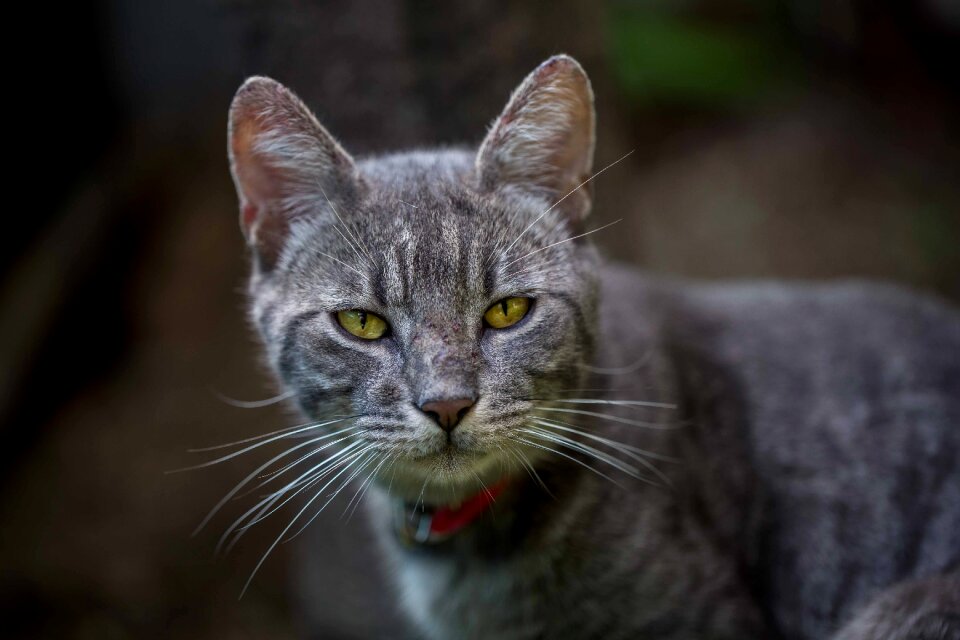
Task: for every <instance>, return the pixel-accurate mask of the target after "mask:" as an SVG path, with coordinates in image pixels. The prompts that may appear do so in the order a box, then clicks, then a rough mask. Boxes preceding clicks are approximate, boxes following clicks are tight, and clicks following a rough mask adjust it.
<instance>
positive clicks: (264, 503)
mask: <svg viewBox="0 0 960 640" xmlns="http://www.w3.org/2000/svg"><path fill="white" fill-rule="evenodd" d="M362 444H363V443H362V442H360V441H358V442H354V443H351V444H350V445H349V446H348V447H346V448H345V449H344V450H343V451H341V452H339V453H338V454H337V456H332V457H331V458H328V459H327V460H325V461H323V462H322V463H320V464H318V465H316V466H314V467H313V468H311V469H310V470H309V471H307V472H306V473H304V474H302V475H300V477H298V478H297V479H296V480H294V481H292V482H290V483H289V484H288V485H287V486H285V487H283V488H282V489H280V490H278V491H276V492H274V493H271V494H268V495H267V496H266V497H264V499H263V500H261V501H260V502H258V503H257V504H256V505H255V506H254V507H253V509H250V510H248V511H247V512H246V513H245V514H244V515H243V516H241V517H240V518H239V519H238V520H237V521H235V522H234V523H233V524H232V525H231V526H230V529H228V530H227V531H225V532H224V533H223V535H222V536H220V541H219V542H218V543H217V553H218V554H219V553H220V550H221V549H222V548H223V544H224V542H226V541H227V539H228V537H229V535H230V534H231V533H232V532H233V533H234V537H233V540H231V541H230V543H229V544H228V545H227V546H226V549H224V550H223V554H227V553H230V551H231V550H232V549H233V547H234V546H236V544H237V543H238V542H240V538H242V537H243V535H244V534H245V533H246V532H247V530H248V529H250V528H251V527H252V526H253V525H255V524H257V523H258V522H260V521H261V520H265V519H267V518H268V517H270V516H271V515H273V514H274V513H276V512H277V511H279V510H280V509H281V508H283V507H284V506H285V505H286V504H287V503H288V502H290V501H291V500H293V499H294V498H295V497H296V496H298V495H300V494H301V493H303V492H304V491H306V490H308V489H310V488H311V487H314V486H316V485H317V484H318V483H319V482H321V481H322V480H323V479H324V478H326V477H327V476H329V475H330V474H331V473H333V472H334V471H336V470H337V469H340V468H342V467H343V466H344V465H345V464H347V463H349V462H350V461H352V460H355V459H356V458H358V457H359V456H361V455H363V454H364V453H365V452H366V451H368V450H369V449H370V447H369V446H367V447H361V448H360V449H359V450H356V449H355V447H356V446H360V445H362ZM341 454H347V455H341ZM334 458H338V459H334ZM298 486H299V487H300V488H299V489H297V490H296V491H294V492H293V493H291V494H290V495H288V496H287V497H286V498H285V499H283V501H282V502H280V504H277V502H278V501H279V500H280V499H281V498H283V496H284V495H286V494H287V492H289V491H290V490H292V489H295V488H296V487H298ZM274 505H276V506H274ZM255 509H259V511H258V512H257V514H256V515H255V516H253V518H252V519H251V521H250V522H247V524H245V525H243V526H239V525H240V523H241V522H243V520H244V519H245V518H247V517H248V516H249V514H250V512H251V511H253V510H255Z"/></svg>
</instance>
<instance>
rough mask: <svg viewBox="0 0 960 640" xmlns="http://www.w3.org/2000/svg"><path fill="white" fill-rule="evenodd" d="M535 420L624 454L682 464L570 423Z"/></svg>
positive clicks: (660, 454) (671, 457)
mask: <svg viewBox="0 0 960 640" xmlns="http://www.w3.org/2000/svg"><path fill="white" fill-rule="evenodd" d="M533 420H534V422H536V423H538V424H541V425H543V426H549V427H553V428H555V429H560V430H561V431H569V432H570V433H576V434H579V435H581V436H584V437H586V438H590V439H591V440H596V441H597V442H602V443H604V444H607V445H610V446H616V447H617V448H619V449H621V450H622V451H624V452H627V451H629V452H630V453H633V454H635V455H639V456H643V457H645V458H652V459H654V460H660V461H662V462H672V463H676V464H679V463H680V462H682V460H680V459H679V458H675V457H673V456H667V455H664V454H662V453H656V452H653V451H647V450H646V449H641V448H640V447H635V446H633V445H631V444H627V443H626V442H619V441H617V440H612V439H610V438H604V437H603V436H598V435H596V434H595V433H590V432H589V431H584V430H582V429H578V428H577V427H576V425H572V424H570V423H568V422H562V421H560V420H551V419H548V418H534V419H533Z"/></svg>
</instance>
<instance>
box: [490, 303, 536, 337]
mask: <svg viewBox="0 0 960 640" xmlns="http://www.w3.org/2000/svg"><path fill="white" fill-rule="evenodd" d="M529 310H530V298H519V297H517V298H504V299H503V300H501V301H499V302H495V303H494V304H493V305H492V306H491V307H490V308H489V309H487V312H486V313H484V314H483V319H484V321H486V323H487V325H488V326H490V327H493V328H494V329H506V328H507V327H509V326H512V325H515V324H517V323H518V322H520V321H521V320H523V317H524V316H525V315H527V312H528V311H529Z"/></svg>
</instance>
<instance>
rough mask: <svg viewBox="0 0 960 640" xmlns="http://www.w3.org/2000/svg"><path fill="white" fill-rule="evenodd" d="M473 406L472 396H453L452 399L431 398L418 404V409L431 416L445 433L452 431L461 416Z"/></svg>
mask: <svg viewBox="0 0 960 640" xmlns="http://www.w3.org/2000/svg"><path fill="white" fill-rule="evenodd" d="M472 406H473V399H472V398H455V399H453V400H431V401H430V402H424V403H423V404H422V405H420V410H421V411H423V412H424V413H425V414H427V415H428V416H430V417H431V418H433V419H434V420H435V421H436V423H437V424H438V425H440V428H441V429H443V430H444V431H446V432H447V433H449V432H451V431H453V428H454V427H456V426H457V424H458V423H459V422H460V420H461V419H462V418H463V416H465V415H467V412H468V411H470V407H472Z"/></svg>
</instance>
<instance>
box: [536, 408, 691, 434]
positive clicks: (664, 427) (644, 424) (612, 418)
mask: <svg viewBox="0 0 960 640" xmlns="http://www.w3.org/2000/svg"><path fill="white" fill-rule="evenodd" d="M534 411H556V412H558V413H574V414H577V415H581V416H593V417H594V418H603V419H604V420H610V421H611V422H619V423H621V424H629V425H632V426H634V427H642V428H644V429H654V430H658V431H670V430H673V429H678V428H680V427H681V426H682V425H677V424H658V423H655V422H643V421H641V420H630V419H629V418H621V417H620V416H608V415H607V414H605V413H598V412H596V411H584V410H583V409H563V408H561V407H534Z"/></svg>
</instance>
